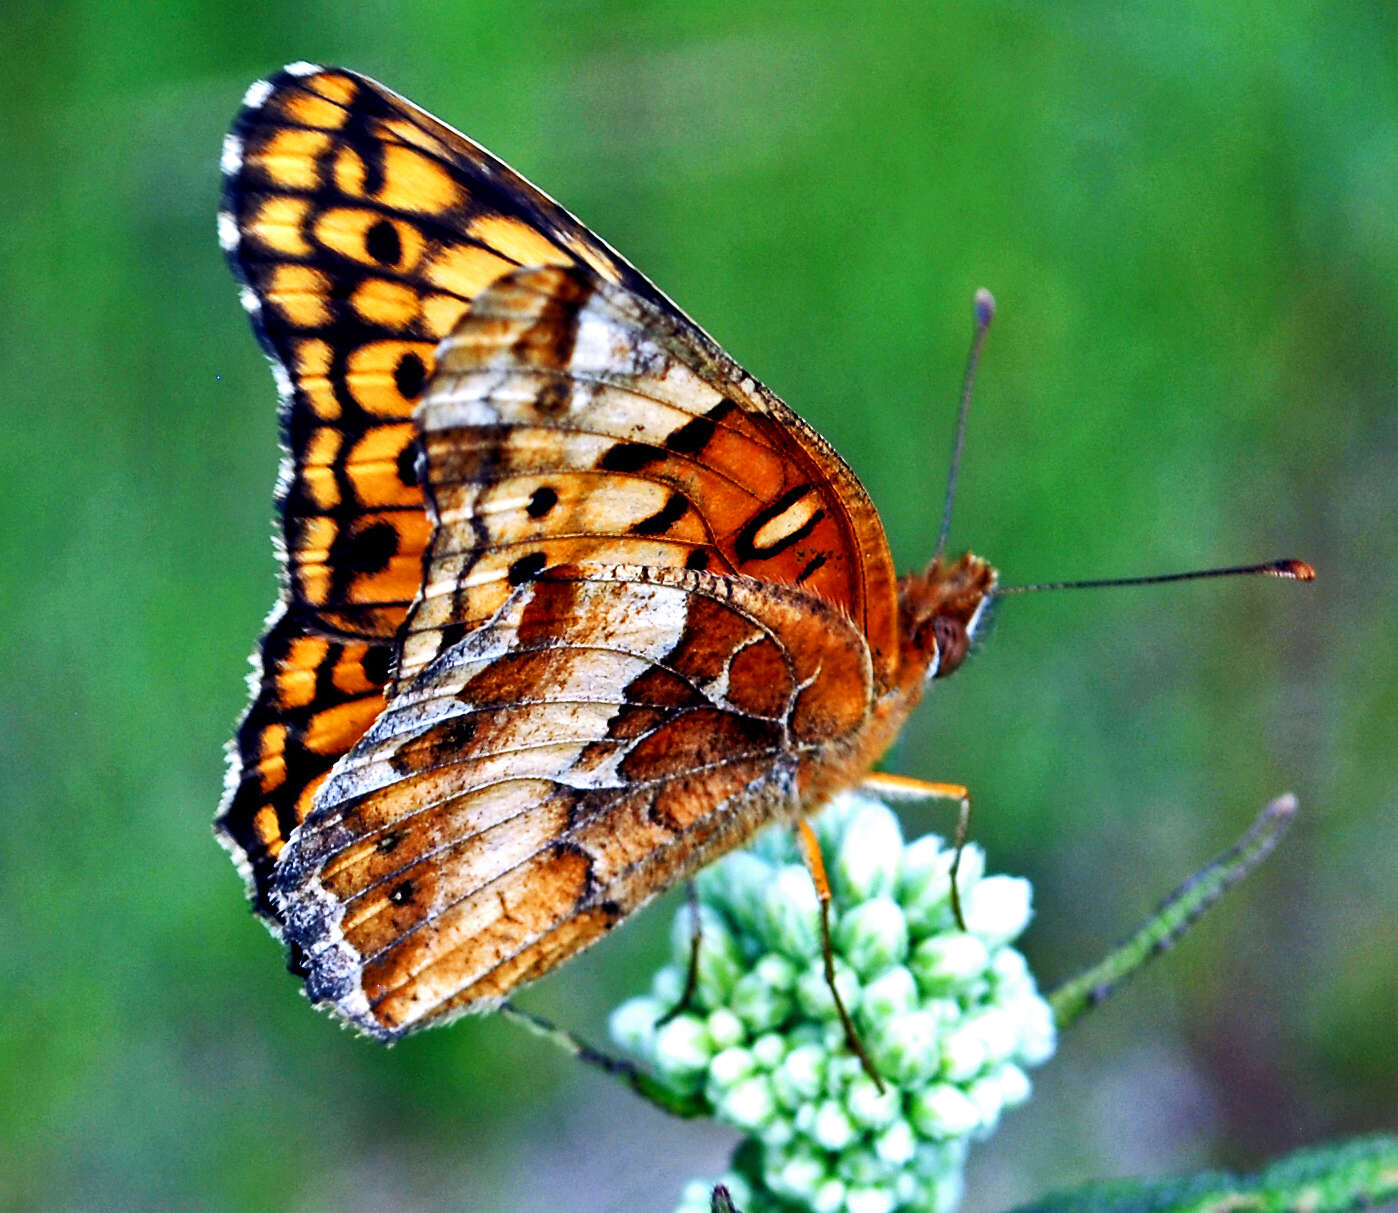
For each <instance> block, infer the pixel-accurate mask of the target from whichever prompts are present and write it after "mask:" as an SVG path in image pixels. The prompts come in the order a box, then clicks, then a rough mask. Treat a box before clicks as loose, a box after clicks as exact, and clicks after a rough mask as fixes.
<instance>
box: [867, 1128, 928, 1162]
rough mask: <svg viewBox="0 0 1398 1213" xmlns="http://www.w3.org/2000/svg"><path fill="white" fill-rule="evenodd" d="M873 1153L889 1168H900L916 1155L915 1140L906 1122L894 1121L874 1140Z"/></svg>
mask: <svg viewBox="0 0 1398 1213" xmlns="http://www.w3.org/2000/svg"><path fill="white" fill-rule="evenodd" d="M874 1153H875V1154H877V1155H878V1156H879V1157H880V1158H881V1159H882V1160H883V1161H884V1162H886V1163H888V1164H889V1166H893V1167H902V1166H904V1165H905V1164H907V1163H909V1162H911V1161H912V1159H913V1155H914V1154H916V1153H917V1139H916V1138H915V1137H914V1136H913V1129H912V1126H911V1125H910V1124H908V1122H907V1121H906V1120H902V1119H899V1120H895V1121H894V1122H893V1123H892V1124H891V1125H889V1126H888V1128H886V1129H885V1130H884V1131H883V1132H882V1133H880V1134H879V1135H878V1137H876V1138H875V1139H874Z"/></svg>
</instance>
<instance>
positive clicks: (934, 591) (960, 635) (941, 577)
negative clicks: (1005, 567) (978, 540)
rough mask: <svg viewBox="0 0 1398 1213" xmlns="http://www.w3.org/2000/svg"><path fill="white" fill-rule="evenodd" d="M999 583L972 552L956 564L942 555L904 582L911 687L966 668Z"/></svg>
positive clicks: (901, 606)
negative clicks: (965, 662)
mask: <svg viewBox="0 0 1398 1213" xmlns="http://www.w3.org/2000/svg"><path fill="white" fill-rule="evenodd" d="M995 581H996V572H995V570H994V569H993V568H992V567H991V566H990V565H989V564H987V563H986V562H985V561H984V560H982V559H981V558H980V557H979V556H975V555H972V553H970V552H967V553H965V554H964V555H963V556H961V557H960V558H959V559H957V560H955V561H951V562H948V561H944V560H943V559H942V558H941V557H940V556H938V557H937V558H936V559H935V560H933V561H932V563H931V564H930V565H928V567H927V569H926V570H925V571H924V572H922V573H910V574H908V575H907V576H906V577H904V578H903V579H902V580H901V581H900V582H899V583H898V610H899V622H900V625H901V626H900V628H899V635H900V636H901V638H902V666H901V669H902V671H903V674H904V677H903V680H902V681H903V682H904V683H905V684H906V683H911V682H914V681H916V682H918V683H923V682H927V681H930V680H931V679H933V678H945V677H947V675H949V674H951V673H953V672H954V671H955V670H956V669H957V668H958V667H959V666H960V665H961V663H962V662H963V661H964V660H965V659H966V654H967V653H968V652H969V651H970V647H971V639H972V637H973V636H974V635H975V632H976V628H977V626H978V625H979V623H980V622H981V620H982V619H983V618H984V611H985V606H986V603H987V602H988V600H989V597H990V595H991V593H992V591H993V590H994V589H995Z"/></svg>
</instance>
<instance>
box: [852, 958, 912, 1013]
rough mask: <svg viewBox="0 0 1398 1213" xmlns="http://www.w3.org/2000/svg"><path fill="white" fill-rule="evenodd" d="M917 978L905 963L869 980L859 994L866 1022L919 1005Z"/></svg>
mask: <svg viewBox="0 0 1398 1213" xmlns="http://www.w3.org/2000/svg"><path fill="white" fill-rule="evenodd" d="M917 1001H918V989H917V980H916V979H915V978H914V977H913V974H912V970H910V969H908V968H907V967H905V966H904V965H894V966H893V967H892V968H890V969H885V970H884V971H883V972H882V973H880V974H879V975H878V976H877V977H875V978H874V980H873V981H871V982H868V983H867V984H866V985H865V986H864V989H863V990H862V991H861V992H860V995H859V1009H860V1013H861V1018H862V1020H863V1021H864V1022H865V1023H878V1022H879V1021H880V1020H884V1019H888V1018H890V1017H891V1016H894V1015H897V1014H898V1013H899V1012H901V1011H911V1010H913V1009H914V1008H915V1007H916V1006H917Z"/></svg>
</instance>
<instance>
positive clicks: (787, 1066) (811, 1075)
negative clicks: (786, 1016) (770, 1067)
mask: <svg viewBox="0 0 1398 1213" xmlns="http://www.w3.org/2000/svg"><path fill="white" fill-rule="evenodd" d="M828 1056H829V1054H828V1053H827V1052H826V1051H825V1049H824V1048H823V1047H822V1046H821V1045H816V1044H805V1045H797V1046H796V1048H794V1049H792V1050H790V1051H789V1052H788V1053H787V1055H786V1056H785V1057H784V1058H782V1062H781V1065H779V1066H778V1067H777V1069H776V1071H775V1072H774V1073H773V1074H772V1086H773V1089H774V1090H775V1092H776V1095H777V1099H778V1100H779V1101H780V1102H781V1103H782V1105H783V1106H784V1107H787V1108H792V1109H795V1108H799V1107H800V1106H801V1105H802V1104H804V1103H809V1102H810V1101H811V1100H813V1099H814V1098H815V1097H816V1096H817V1095H819V1094H820V1093H821V1091H822V1090H824V1088H825V1062H826V1058H827V1057H828Z"/></svg>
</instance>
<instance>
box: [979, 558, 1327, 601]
mask: <svg viewBox="0 0 1398 1213" xmlns="http://www.w3.org/2000/svg"><path fill="white" fill-rule="evenodd" d="M1259 576H1260V577H1279V578H1281V580H1283V581H1314V580H1315V569H1313V568H1311V566H1310V565H1308V564H1307V563H1306V562H1305V561H1304V560H1269V561H1267V562H1266V563H1265V564H1238V565H1233V566H1231V567H1229V568H1226V569H1194V570H1192V571H1191V572H1188V573H1157V574H1155V575H1153V576H1150V577H1106V578H1097V579H1094V580H1091V581H1041V582H1037V583H1036V584H1034V585H1006V586H996V587H995V589H993V590H992V591H991V593H992V594H994V595H995V596H996V597H997V598H998V597H1000V595H1002V594H1037V593H1038V592H1039V591H1041V590H1097V589H1101V588H1103V587H1104V586H1116V585H1161V584H1163V583H1164V582H1167V581H1203V580H1204V579H1205V578H1207V577H1259Z"/></svg>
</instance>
